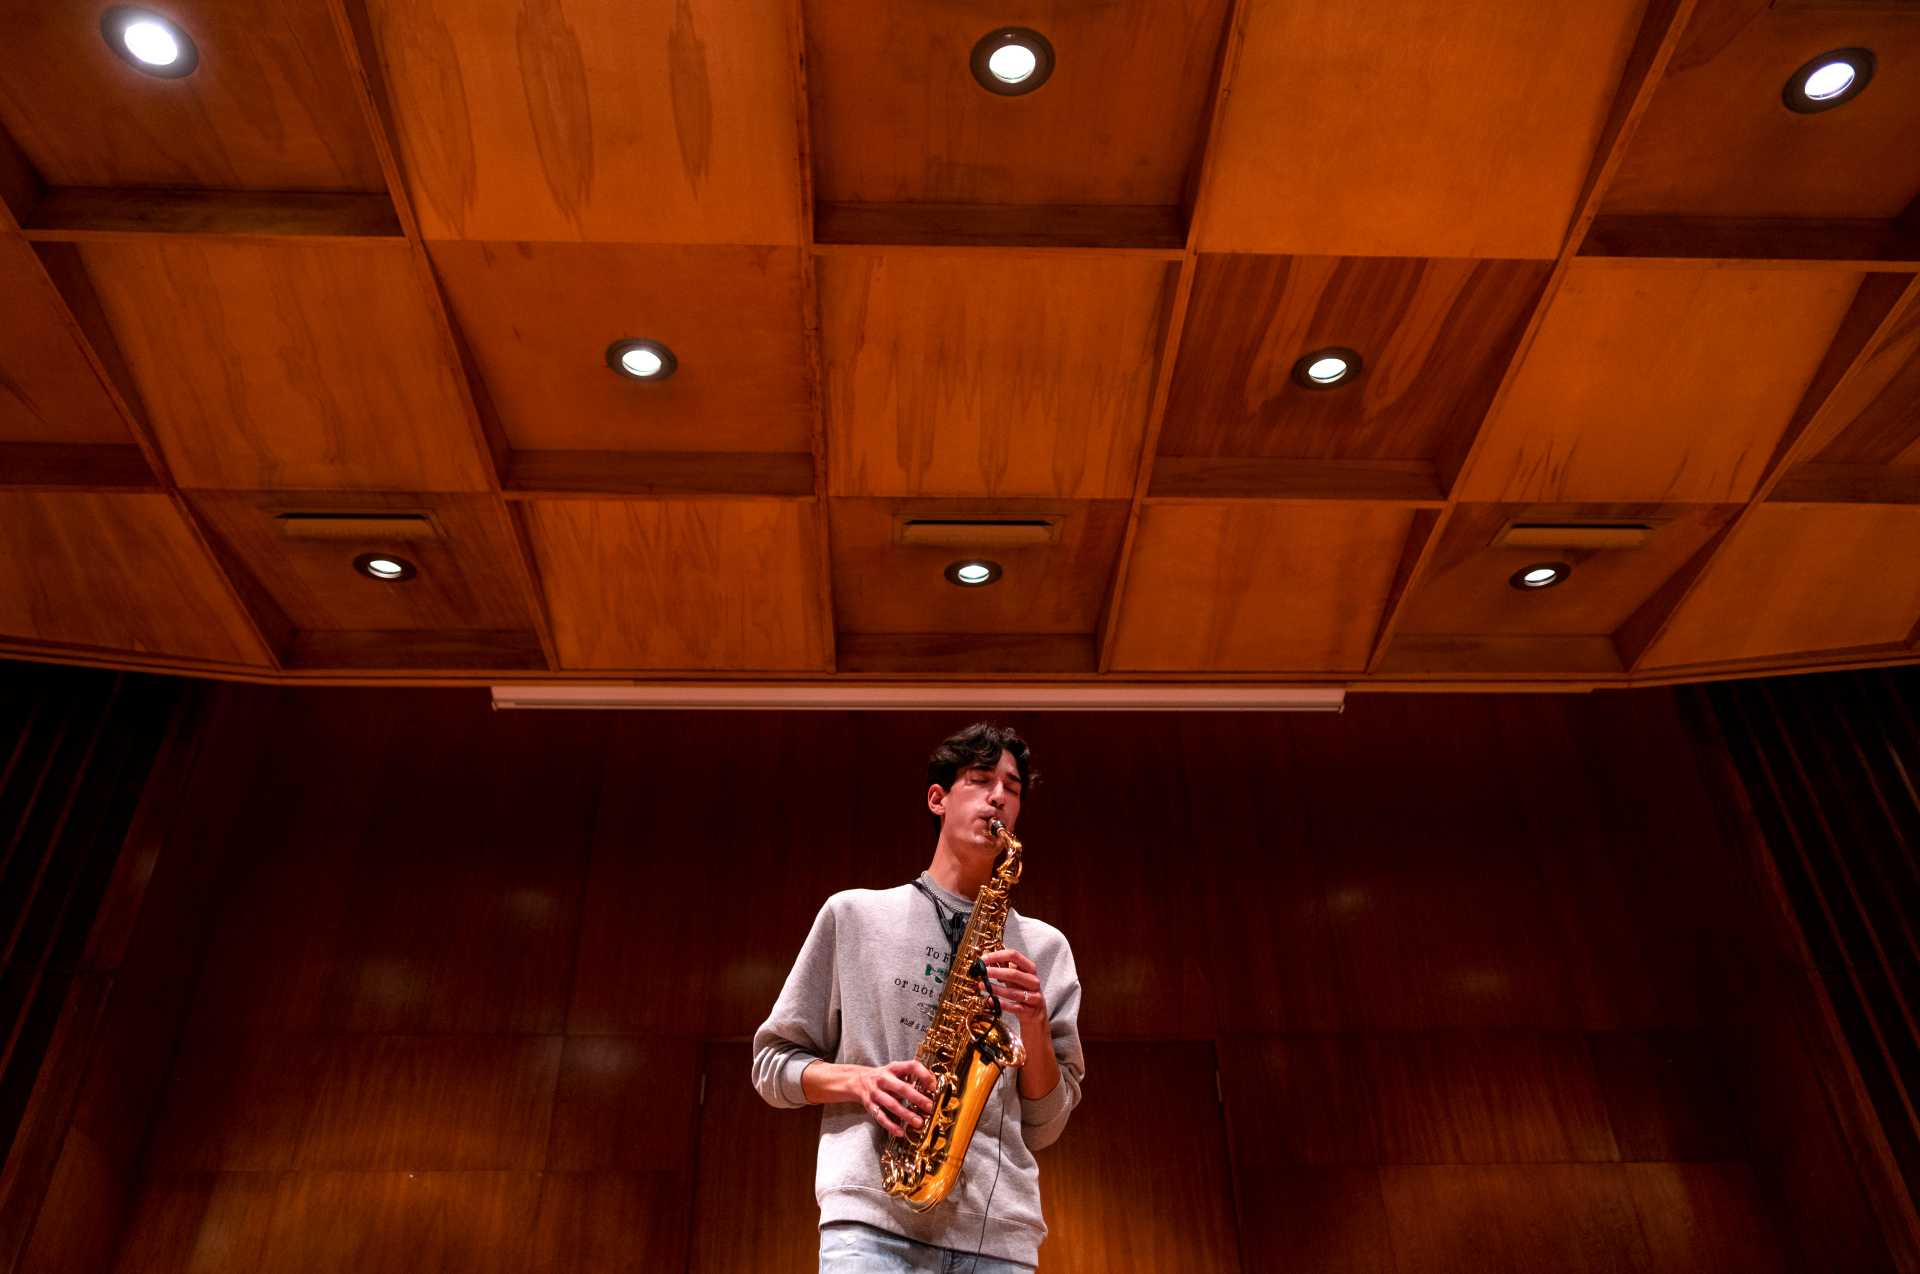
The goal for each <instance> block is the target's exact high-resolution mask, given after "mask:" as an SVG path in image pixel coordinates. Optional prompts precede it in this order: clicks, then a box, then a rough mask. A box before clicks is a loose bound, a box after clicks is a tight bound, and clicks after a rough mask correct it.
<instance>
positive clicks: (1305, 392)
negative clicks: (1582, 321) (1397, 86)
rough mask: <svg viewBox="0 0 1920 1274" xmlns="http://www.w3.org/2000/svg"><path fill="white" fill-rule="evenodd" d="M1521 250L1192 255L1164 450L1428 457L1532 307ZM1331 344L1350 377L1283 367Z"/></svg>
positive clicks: (1467, 408)
mask: <svg viewBox="0 0 1920 1274" xmlns="http://www.w3.org/2000/svg"><path fill="white" fill-rule="evenodd" d="M1547 270H1548V267H1547V266H1546V265H1545V264H1544V263H1540V262H1532V261H1423V260H1411V259H1402V258H1382V259H1356V258H1344V259H1343V258H1338V257H1267V256H1239V255H1218V254H1211V253H1209V254H1206V255H1203V256H1202V257H1201V258H1200V261H1199V265H1198V275H1197V276H1196V278H1195V280H1194V285H1193V300H1192V303H1191V309H1190V314H1189V317H1188V320H1187V326H1186V329H1185V331H1184V332H1183V334H1182V336H1181V341H1180V346H1181V355H1180V360H1179V364H1178V366H1177V367H1176V368H1175V371H1174V377H1173V386H1172V388H1171V390H1170V391H1169V395H1168V400H1167V419H1166V423H1165V424H1164V425H1163V426H1162V427H1161V432H1160V442H1159V447H1158V450H1159V453H1160V455H1162V456H1247V457H1253V456H1263V457H1279V456H1287V457H1300V458H1308V459H1343V460H1433V459H1436V458H1438V457H1439V456H1441V455H1443V454H1446V453H1448V452H1450V451H1452V450H1454V449H1456V448H1457V449H1458V450H1462V451H1464V450H1465V445H1464V444H1465V440H1466V439H1467V438H1469V437H1471V436H1472V433H1473V431H1474V430H1475V429H1477V428H1478V427H1479V424H1480V421H1481V419H1482V418H1483V417H1484V416H1485V415H1486V411H1487V407H1488V406H1489V405H1490V404H1491V402H1492V401H1493V391H1494V389H1495V387H1496V386H1497V385H1498V384H1499V381H1500V376H1501V374H1502V373H1503V372H1504V371H1505V370H1506V365H1507V362H1508V360H1509V359H1510V358H1511V357H1512V354H1513V347H1514V345H1515V343H1516V342H1517V341H1518V340H1519V338H1520V330H1521V328H1522V327H1523V326H1524V324H1525V323H1526V319H1527V316H1528V315H1529V314H1531V313H1532V311H1533V306H1534V303H1535V301H1536V300H1537V299H1538V296H1539V292H1540V288H1541V286H1542V285H1543V284H1544V283H1545V282H1546V277H1547ZM1327 346H1344V347H1346V348H1348V349H1351V350H1353V351H1355V352H1356V353H1358V354H1359V355H1360V357H1361V359H1362V370H1361V373H1360V375H1359V377H1358V378H1356V379H1355V380H1354V381H1353V382H1352V383H1351V384H1347V385H1342V386H1338V387H1335V388H1333V389H1306V388H1303V387H1302V386H1300V385H1298V384H1296V383H1295V382H1294V380H1293V367H1294V364H1295V362H1296V361H1298V360H1299V359H1300V358H1301V357H1302V356H1303V355H1305V354H1307V353H1308V352H1309V351H1312V350H1317V349H1322V348H1325V347H1327Z"/></svg>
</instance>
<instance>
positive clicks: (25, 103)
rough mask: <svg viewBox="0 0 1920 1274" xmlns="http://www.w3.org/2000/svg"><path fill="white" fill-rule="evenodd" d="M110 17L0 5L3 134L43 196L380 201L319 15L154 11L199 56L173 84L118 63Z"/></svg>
mask: <svg viewBox="0 0 1920 1274" xmlns="http://www.w3.org/2000/svg"><path fill="white" fill-rule="evenodd" d="M107 7H108V6H106V5H104V4H48V3H45V0H0V29H4V30H5V31H6V33H7V64H6V70H5V72H4V73H3V74H0V125H4V126H5V128H6V131H7V132H9V133H11V134H12V135H13V138H14V140H15V141H16V142H18V143H19V145H20V149H21V150H22V151H24V152H25V153H26V155H27V157H28V158H29V159H30V160H31V161H32V162H33V166H34V167H35V168H36V169H38V170H39V173H40V178H41V180H43V181H44V182H46V183H47V184H48V185H51V186H198V187H207V188H212V189H219V190H356V191H368V192H374V191H378V192H384V191H385V190H386V181H385V178H384V177H383V176H382V174H381V171H380V161H379V158H378V156H377V154H376V152H375V150H374V146H373V140H372V137H371V136H370V135H369V134H368V132H367V125H366V118H365V116H364V114H363V113H362V111H361V108H360V103H359V99H358V97H357V96H356V95H355V90H354V87H353V81H352V78H351V76H350V74H349V72H348V69H347V63H346V59H345V58H344V57H343V56H342V54H341V52H340V43H339V40H338V38H337V37H336V36H335V34H334V29H333V22H332V20H331V19H330V18H329V17H328V14H327V6H326V5H325V4H324V3H319V2H318V0H173V2H172V3H169V4H166V5H163V6H160V8H161V9H162V10H163V11H164V12H165V14H166V16H168V17H170V18H172V19H173V20H174V21H176V22H178V23H179V25H180V26H181V27H182V28H184V29H185V30H186V32H187V34H188V35H190V36H191V37H192V38H193V41H194V44H195V45H196V46H198V48H199V51H200V63H199V66H198V67H197V68H196V69H195V70H194V72H193V73H192V74H191V75H188V76H184V77H181V78H177V79H163V78H157V77H155V76H151V75H146V74H143V73H142V72H140V71H137V70H135V69H134V68H133V67H132V66H131V65H130V64H129V63H127V62H126V61H124V60H122V59H121V58H120V57H119V56H118V55H117V54H115V53H114V52H113V50H112V49H111V48H110V47H109V46H108V44H107V42H106V39H105V38H104V36H103V35H102V34H101V30H100V18H101V14H102V13H103V12H104V11H105V10H106V8H107ZM50 104H58V105H57V108H56V109H49V106H50Z"/></svg>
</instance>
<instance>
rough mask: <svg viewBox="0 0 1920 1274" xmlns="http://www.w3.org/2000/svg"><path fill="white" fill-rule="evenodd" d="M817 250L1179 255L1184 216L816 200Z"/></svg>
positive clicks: (1126, 209)
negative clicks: (883, 247) (879, 247)
mask: <svg viewBox="0 0 1920 1274" xmlns="http://www.w3.org/2000/svg"><path fill="white" fill-rule="evenodd" d="M813 238H814V245H815V248H816V250H819V249H822V248H824V249H826V250H827V251H832V250H833V248H834V247H836V246H846V245H868V246H871V245H874V244H887V245H892V246H895V247H928V248H931V247H952V246H954V245H956V244H965V245H970V246H975V247H999V248H1094V249H1103V250H1109V251H1128V252H1140V253H1145V254H1151V255H1157V256H1160V257H1162V258H1164V259H1167V260H1173V259H1177V258H1178V257H1179V256H1180V255H1181V253H1182V251H1183V250H1184V248H1185V246H1186V242H1187V225H1186V216H1185V214H1184V213H1183V212H1182V211H1181V210H1180V209H1179V208H1178V207H1173V206H1160V205H1156V204H1144V205H1135V204H1057V203H1050V204H1040V205H1021V204H990V203H922V202H917V201H916V202H913V203H823V204H818V205H816V206H815V208H814V224H813Z"/></svg>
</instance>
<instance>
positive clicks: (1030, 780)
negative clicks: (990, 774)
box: [927, 721, 1040, 828]
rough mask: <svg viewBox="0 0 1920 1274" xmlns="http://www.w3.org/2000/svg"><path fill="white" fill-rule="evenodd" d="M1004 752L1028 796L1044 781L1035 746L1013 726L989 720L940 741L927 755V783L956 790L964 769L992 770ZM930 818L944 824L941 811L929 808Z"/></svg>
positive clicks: (938, 824) (936, 822) (928, 815)
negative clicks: (1036, 763) (1035, 765)
mask: <svg viewBox="0 0 1920 1274" xmlns="http://www.w3.org/2000/svg"><path fill="white" fill-rule="evenodd" d="M1002 752H1005V753H1006V754H1007V755H1008V756H1010V757H1012V758H1013V764H1014V768H1015V769H1017V770H1019V771H1020V791H1021V795H1022V796H1024V795H1025V794H1026V793H1027V792H1029V791H1031V790H1032V789H1033V785H1034V784H1035V783H1037V782H1039V781H1040V775H1039V774H1038V773H1037V772H1036V771H1035V770H1034V768H1033V752H1032V749H1030V748H1029V747H1028V746H1027V741H1026V740H1025V739H1023V738H1021V737H1020V736H1019V735H1018V734H1015V733H1014V731H1013V727H1012V726H999V725H994V724H992V723H991V722H987V721H978V722H975V723H974V724H973V725H970V726H968V727H967V728H966V729H964V730H962V731H960V732H959V733H958V734H952V735H949V736H947V737H946V738H944V739H942V740H941V741H940V746H939V747H937V748H935V749H934V750H933V755H932V756H930V757H928V758H927V782H928V783H929V784H934V783H937V784H939V785H940V786H941V787H943V788H946V789H947V790H948V791H952V790H953V781H954V780H955V779H956V778H958V777H960V772H961V771H962V770H970V769H972V768H973V767H974V766H976V765H983V766H985V767H986V768H988V769H989V770H991V769H993V768H994V767H995V766H997V765H999V764H1000V754H1001V753H1002ZM927 817H929V818H931V819H932V820H933V825H934V827H936V828H938V827H939V826H940V824H941V821H942V820H941V818H940V816H939V815H938V814H935V813H934V812H933V811H932V810H928V811H927Z"/></svg>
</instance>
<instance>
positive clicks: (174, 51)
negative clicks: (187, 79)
mask: <svg viewBox="0 0 1920 1274" xmlns="http://www.w3.org/2000/svg"><path fill="white" fill-rule="evenodd" d="M100 34H101V35H103V36H105V37H106V40H107V47H108V48H110V49H112V50H113V51H114V52H115V53H116V54H118V55H119V56H120V59H121V60H122V61H124V62H126V63H127V64H128V65H130V66H133V67H136V68H138V69H139V70H141V71H144V72H146V73H147V74H148V75H157V76H159V77H161V78H162V79H178V78H179V77H181V76H182V75H191V74H192V73H193V68H194V67H196V66H198V65H200V50H199V49H198V48H197V47H195V45H194V43H193V37H192V36H190V35H188V34H187V33H186V32H185V31H183V30H181V29H180V27H179V26H177V25H176V24H174V23H172V22H169V21H168V20H167V19H165V18H163V17H161V16H160V15H159V14H157V13H150V12H148V11H147V10H145V9H130V8H127V7H125V6H119V7H116V8H112V9H109V10H107V12H106V13H105V14H104V15H103V16H102V17H101V19H100Z"/></svg>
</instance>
